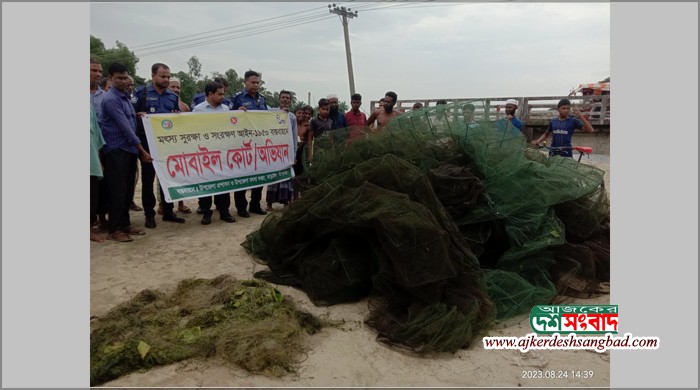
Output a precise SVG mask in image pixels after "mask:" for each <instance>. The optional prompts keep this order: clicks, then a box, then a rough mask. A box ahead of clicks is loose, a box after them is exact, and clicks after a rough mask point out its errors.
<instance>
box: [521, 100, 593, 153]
mask: <svg viewBox="0 0 700 390" xmlns="http://www.w3.org/2000/svg"><path fill="white" fill-rule="evenodd" d="M557 111H559V117H557V118H554V119H550V120H549V125H548V126H547V131H545V132H544V134H542V136H541V137H540V138H539V139H537V140H536V141H532V144H533V145H537V144H539V143H541V142H542V141H544V140H546V139H547V137H548V136H549V134H550V133H552V149H550V150H549V155H550V156H562V157H572V158H573V157H574V153H573V151H572V150H571V149H572V147H571V137H572V136H573V135H574V132H575V131H576V130H581V129H583V131H584V132H585V133H592V132H593V126H591V124H590V122H588V119H586V117H585V116H583V115H582V114H581V111H579V110H578V109H574V115H575V116H576V117H575V118H572V117H570V116H569V111H571V101H569V99H561V100H560V101H559V103H558V104H557ZM556 148H559V149H556Z"/></svg>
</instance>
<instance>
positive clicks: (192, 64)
mask: <svg viewBox="0 0 700 390" xmlns="http://www.w3.org/2000/svg"><path fill="white" fill-rule="evenodd" d="M187 66H189V68H190V71H189V73H188V74H189V75H190V77H192V78H193V79H194V80H196V81H199V79H200V78H201V77H202V63H201V62H199V58H197V56H192V57H190V59H189V60H187Z"/></svg>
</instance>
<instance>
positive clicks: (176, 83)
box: [158, 77, 192, 215]
mask: <svg viewBox="0 0 700 390" xmlns="http://www.w3.org/2000/svg"><path fill="white" fill-rule="evenodd" d="M180 88H181V85H180V80H178V79H176V78H174V77H171V78H170V83H169V84H168V89H169V90H171V91H173V93H174V94H175V95H177V105H178V108H179V109H180V112H190V106H188V105H187V104H185V102H183V101H182V100H180ZM177 209H178V211H180V212H182V213H185V214H190V213H192V210H190V208H189V207H187V205H186V204H185V202H184V201H182V200H181V201H178V202H177ZM158 215H163V198H161V197H160V196H159V197H158Z"/></svg>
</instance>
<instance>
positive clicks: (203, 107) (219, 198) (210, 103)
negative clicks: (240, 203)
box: [192, 81, 236, 225]
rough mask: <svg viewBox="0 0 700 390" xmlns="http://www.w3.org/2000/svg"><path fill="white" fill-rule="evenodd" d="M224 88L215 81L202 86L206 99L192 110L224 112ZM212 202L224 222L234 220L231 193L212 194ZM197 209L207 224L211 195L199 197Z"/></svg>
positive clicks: (226, 108)
mask: <svg viewBox="0 0 700 390" xmlns="http://www.w3.org/2000/svg"><path fill="white" fill-rule="evenodd" d="M225 90H226V88H225V87H224V86H223V85H222V84H220V83H217V82H216V81H212V82H210V83H208V84H207V85H206V86H205V87H204V93H205V94H206V99H205V100H204V101H203V102H201V103H199V104H198V105H196V106H195V107H194V108H193V109H192V112H225V111H228V110H229V108H228V106H227V105H225V104H222V103H223V101H224V93H225ZM214 204H215V205H216V209H217V210H219V216H220V218H221V220H222V221H226V222H236V218H234V217H233V216H232V215H231V213H230V212H229V211H228V209H229V207H230V206H231V195H230V194H229V193H228V192H227V193H224V194H218V195H214ZM199 209H200V210H202V214H204V216H203V217H202V225H209V224H210V223H211V216H212V214H213V212H212V211H211V195H208V196H203V197H200V198H199Z"/></svg>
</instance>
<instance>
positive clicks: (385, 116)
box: [367, 91, 401, 130]
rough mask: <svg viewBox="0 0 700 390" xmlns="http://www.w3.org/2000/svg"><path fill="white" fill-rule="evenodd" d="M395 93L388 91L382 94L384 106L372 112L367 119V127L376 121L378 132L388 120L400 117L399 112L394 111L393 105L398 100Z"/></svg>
mask: <svg viewBox="0 0 700 390" xmlns="http://www.w3.org/2000/svg"><path fill="white" fill-rule="evenodd" d="M398 99H399V98H398V96H397V95H396V92H392V91H389V92H387V93H386V94H384V105H382V106H381V107H379V108H378V109H376V110H374V112H373V113H372V114H371V115H370V116H369V118H367V126H370V125H371V124H372V123H374V121H375V120H376V121H377V130H380V129H381V128H383V127H384V126H386V125H387V123H389V121H390V120H392V119H394V118H396V117H398V116H399V115H401V112H399V111H394V105H396V101H397V100H398Z"/></svg>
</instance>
